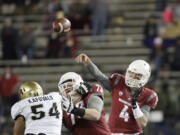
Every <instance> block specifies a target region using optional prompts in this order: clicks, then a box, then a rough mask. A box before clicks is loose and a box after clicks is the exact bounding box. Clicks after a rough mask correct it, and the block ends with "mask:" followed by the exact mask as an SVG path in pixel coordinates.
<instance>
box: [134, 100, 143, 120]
mask: <svg viewBox="0 0 180 135" xmlns="http://www.w3.org/2000/svg"><path fill="white" fill-rule="evenodd" d="M136 106H137V107H136V108H135V109H132V111H133V114H134V118H135V119H138V118H140V117H142V116H143V115H144V114H143V112H142V111H141V109H140V108H139V105H138V104H137V103H136Z"/></svg>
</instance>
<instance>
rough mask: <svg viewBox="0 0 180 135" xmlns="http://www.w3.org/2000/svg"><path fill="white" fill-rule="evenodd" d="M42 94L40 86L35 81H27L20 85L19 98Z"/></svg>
mask: <svg viewBox="0 0 180 135" xmlns="http://www.w3.org/2000/svg"><path fill="white" fill-rule="evenodd" d="M42 95H43V90H42V87H41V86H40V85H39V84H38V83H37V82H34V81H28V82H25V83H23V84H22V85H21V86H20V97H21V99H25V98H29V97H35V96H42Z"/></svg>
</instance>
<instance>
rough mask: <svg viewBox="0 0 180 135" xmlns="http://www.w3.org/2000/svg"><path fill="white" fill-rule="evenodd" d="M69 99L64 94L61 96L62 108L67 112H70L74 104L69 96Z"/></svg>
mask: <svg viewBox="0 0 180 135" xmlns="http://www.w3.org/2000/svg"><path fill="white" fill-rule="evenodd" d="M69 98H70V99H67V98H66V97H65V96H63V97H62V105H63V110H64V111H65V112H67V113H71V112H72V110H73V109H74V104H73V102H72V98H71V96H69Z"/></svg>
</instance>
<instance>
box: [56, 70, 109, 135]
mask: <svg viewBox="0 0 180 135" xmlns="http://www.w3.org/2000/svg"><path fill="white" fill-rule="evenodd" d="M58 87H59V91H60V93H61V95H62V104H63V110H64V113H63V122H64V124H65V126H66V127H67V128H68V129H69V131H70V132H71V134H72V135H111V133H110V130H109V128H108V126H107V124H106V122H105V115H104V107H103V106H104V103H103V100H104V91H103V90H102V87H101V86H100V85H98V84H92V85H90V84H89V83H87V82H84V81H83V79H82V77H81V76H80V75H79V74H77V73H75V72H68V73H65V74H64V75H62V77H61V78H60V81H59V84H58Z"/></svg>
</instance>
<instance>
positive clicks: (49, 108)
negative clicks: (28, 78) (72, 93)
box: [11, 92, 62, 135]
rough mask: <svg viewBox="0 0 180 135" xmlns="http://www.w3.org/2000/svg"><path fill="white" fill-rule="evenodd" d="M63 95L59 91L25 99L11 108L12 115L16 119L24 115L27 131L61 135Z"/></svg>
mask: <svg viewBox="0 0 180 135" xmlns="http://www.w3.org/2000/svg"><path fill="white" fill-rule="evenodd" d="M61 100H62V97H61V96H60V95H59V93H57V92H52V93H49V94H47V95H44V96H37V97H30V98H26V99H23V100H21V101H19V102H17V103H16V104H14V105H13V106H12V108H11V116H12V118H13V119H14V120H16V119H17V118H18V117H19V116H22V117H24V120H25V127H26V129H25V133H24V134H27V133H31V134H39V133H43V134H47V135H60V134H61V126H62V109H61Z"/></svg>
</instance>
